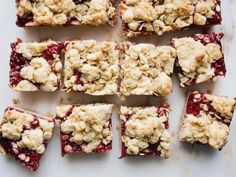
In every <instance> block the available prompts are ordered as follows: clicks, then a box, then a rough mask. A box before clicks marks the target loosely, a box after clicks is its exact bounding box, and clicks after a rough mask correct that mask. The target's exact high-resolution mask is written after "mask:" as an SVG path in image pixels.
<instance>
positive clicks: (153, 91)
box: [120, 42, 176, 96]
mask: <svg viewBox="0 0 236 177" xmlns="http://www.w3.org/2000/svg"><path fill="white" fill-rule="evenodd" d="M120 53H121V54H120V67H121V71H120V77H121V78H120V80H121V83H120V92H121V95H124V96H129V95H156V96H167V95H169V94H170V93H171V92H172V79H171V74H172V73H173V67H174V61H175V58H176V52H175V49H174V48H173V47H170V46H159V47H156V46H154V45H153V44H146V43H140V44H133V43H130V42H124V43H123V48H122V52H120Z"/></svg>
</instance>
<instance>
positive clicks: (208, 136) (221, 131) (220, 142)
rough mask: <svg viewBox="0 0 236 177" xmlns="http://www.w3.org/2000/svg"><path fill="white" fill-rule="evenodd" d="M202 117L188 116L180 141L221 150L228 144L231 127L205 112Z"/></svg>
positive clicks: (184, 122)
mask: <svg viewBox="0 0 236 177" xmlns="http://www.w3.org/2000/svg"><path fill="white" fill-rule="evenodd" d="M200 114H201V116H200V117H198V118H196V117H195V116H193V115H191V114H188V115H186V116H185V117H184V121H183V124H182V127H181V131H180V139H181V140H182V141H187V142H189V143H192V144H193V143H196V142H199V143H202V144H209V145H210V146H211V147H213V148H216V149H221V148H222V147H223V146H224V145H225V144H226V143H227V138H228V135H229V127H228V126H227V125H226V124H224V123H222V122H219V121H217V120H215V118H214V117H212V116H211V115H206V114H205V113H204V112H201V113H200Z"/></svg>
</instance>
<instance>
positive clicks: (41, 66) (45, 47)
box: [10, 40, 63, 92]
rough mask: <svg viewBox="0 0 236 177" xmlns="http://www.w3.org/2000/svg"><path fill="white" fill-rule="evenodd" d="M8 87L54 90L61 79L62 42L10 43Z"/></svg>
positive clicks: (29, 89)
mask: <svg viewBox="0 0 236 177" xmlns="http://www.w3.org/2000/svg"><path fill="white" fill-rule="evenodd" d="M11 48H12V53H11V57H10V87H11V88H12V89H13V90H16V91H37V90H42V91H51V92H52V91H56V90H58V89H59V87H60V81H61V69H62V63H61V58H60V56H61V51H62V50H63V44H61V43H59V42H55V41H51V40H49V41H45V42H39V43H37V42H22V41H21V40H17V42H15V43H13V44H11Z"/></svg>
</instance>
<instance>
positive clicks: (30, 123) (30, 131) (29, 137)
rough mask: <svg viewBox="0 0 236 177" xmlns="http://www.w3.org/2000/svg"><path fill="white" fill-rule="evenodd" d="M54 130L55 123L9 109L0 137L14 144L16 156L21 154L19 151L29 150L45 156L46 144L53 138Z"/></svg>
mask: <svg viewBox="0 0 236 177" xmlns="http://www.w3.org/2000/svg"><path fill="white" fill-rule="evenodd" d="M53 128H54V122H53V121H49V120H46V119H42V118H39V117H36V116H35V115H33V114H30V113H28V112H24V111H19V110H17V109H14V108H8V109H7V110H6V111H5V114H4V118H3V120H2V123H1V127H0V135H1V138H6V139H8V140H11V141H12V142H14V143H13V144H14V147H13V148H14V149H15V151H14V152H15V153H16V154H18V152H19V150H18V149H29V150H32V151H36V152H37V153H38V154H43V152H44V151H45V143H46V142H47V140H49V139H50V138H51V136H52V131H53ZM21 157H22V155H21Z"/></svg>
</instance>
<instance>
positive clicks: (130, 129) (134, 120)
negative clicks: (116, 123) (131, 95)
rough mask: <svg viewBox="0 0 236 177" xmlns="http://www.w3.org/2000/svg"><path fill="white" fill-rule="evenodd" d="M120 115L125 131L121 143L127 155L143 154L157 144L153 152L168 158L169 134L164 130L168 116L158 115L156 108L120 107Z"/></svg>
mask: <svg viewBox="0 0 236 177" xmlns="http://www.w3.org/2000/svg"><path fill="white" fill-rule="evenodd" d="M120 113H121V115H120V118H121V120H122V121H123V122H124V124H123V126H124V127H123V128H124V129H125V130H124V132H122V142H123V143H124V145H125V147H126V148H127V154H129V155H138V154H142V153H144V154H145V153H148V152H149V147H150V146H151V145H154V144H157V147H156V150H155V151H157V152H160V156H161V157H163V158H168V157H169V146H170V134H169V132H168V131H167V128H166V123H167V122H168V117H167V116H168V115H166V114H163V115H161V116H160V115H158V111H157V108H156V107H147V108H141V107H125V106H122V107H121V110H120Z"/></svg>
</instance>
